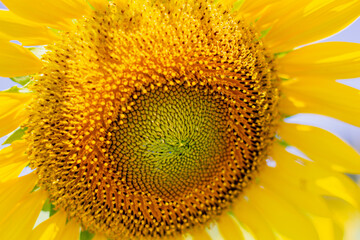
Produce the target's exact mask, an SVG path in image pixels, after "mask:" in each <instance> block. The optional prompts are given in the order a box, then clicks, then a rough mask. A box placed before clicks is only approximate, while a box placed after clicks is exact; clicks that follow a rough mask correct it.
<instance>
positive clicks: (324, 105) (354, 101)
mask: <svg viewBox="0 0 360 240" xmlns="http://www.w3.org/2000/svg"><path fill="white" fill-rule="evenodd" d="M282 91H283V94H284V98H283V99H282V101H281V102H280V109H281V111H282V112H283V113H284V114H287V115H293V114H297V113H315V114H321V115H326V116H329V117H333V118H337V119H339V120H341V121H344V122H347V123H350V124H352V125H356V126H360V118H359V117H358V116H359V114H360V104H358V103H359V102H360V91H359V90H357V89H355V88H352V87H349V86H346V85H344V84H341V83H338V82H336V81H335V80H330V79H321V78H301V79H298V80H289V81H286V82H284V84H282Z"/></svg>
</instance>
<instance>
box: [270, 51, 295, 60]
mask: <svg viewBox="0 0 360 240" xmlns="http://www.w3.org/2000/svg"><path fill="white" fill-rule="evenodd" d="M289 52H292V50H289V51H285V52H278V53H274V57H275V58H282V57H284V56H285V55H286V54H288V53H289Z"/></svg>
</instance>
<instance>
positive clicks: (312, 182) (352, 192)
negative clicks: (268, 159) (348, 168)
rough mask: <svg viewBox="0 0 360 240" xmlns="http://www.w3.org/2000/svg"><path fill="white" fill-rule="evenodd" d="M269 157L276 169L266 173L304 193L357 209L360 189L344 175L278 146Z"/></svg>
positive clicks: (274, 147) (270, 169)
mask: <svg viewBox="0 0 360 240" xmlns="http://www.w3.org/2000/svg"><path fill="white" fill-rule="evenodd" d="M271 156H272V157H273V159H274V160H275V161H276V167H274V168H272V167H269V168H268V169H267V170H266V171H271V172H272V173H271V174H272V175H277V176H278V177H279V178H281V179H283V181H288V182H289V183H292V184H295V185H296V186H297V187H298V188H300V189H303V190H304V191H309V192H312V193H315V194H319V195H323V196H334V197H338V198H342V199H344V200H345V201H347V202H349V203H350V204H352V205H353V206H354V207H357V208H359V206H360V189H359V187H358V186H357V185H356V184H355V183H354V181H352V180H351V179H350V178H348V177H347V176H345V175H344V174H340V173H337V172H334V171H332V170H329V169H327V168H323V167H321V166H320V165H319V164H317V163H316V162H311V161H308V160H305V159H303V158H301V157H299V156H295V155H293V154H291V153H289V152H287V151H286V150H285V149H284V148H283V147H282V146H280V145H279V144H275V145H274V146H273V150H272V153H271Z"/></svg>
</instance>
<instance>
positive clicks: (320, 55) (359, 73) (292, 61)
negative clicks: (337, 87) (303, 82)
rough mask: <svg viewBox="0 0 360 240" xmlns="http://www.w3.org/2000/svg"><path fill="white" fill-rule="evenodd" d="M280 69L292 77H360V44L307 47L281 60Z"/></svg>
mask: <svg viewBox="0 0 360 240" xmlns="http://www.w3.org/2000/svg"><path fill="white" fill-rule="evenodd" d="M279 67H280V68H279V71H280V72H281V73H285V74H288V75H289V76H290V77H302V76H312V77H316V76H319V77H328V78H332V79H344V78H356V77H360V44H358V43H350V42H325V43H318V44H313V45H309V46H305V47H302V48H300V49H297V50H295V51H292V52H290V53H288V54H286V55H285V56H284V57H283V58H281V59H279Z"/></svg>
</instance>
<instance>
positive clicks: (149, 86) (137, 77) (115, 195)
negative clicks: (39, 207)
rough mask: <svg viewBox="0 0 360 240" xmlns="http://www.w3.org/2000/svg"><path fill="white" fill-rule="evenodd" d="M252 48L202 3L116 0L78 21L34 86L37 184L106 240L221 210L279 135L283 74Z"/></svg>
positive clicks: (154, 231) (32, 154)
mask: <svg viewBox="0 0 360 240" xmlns="http://www.w3.org/2000/svg"><path fill="white" fill-rule="evenodd" d="M161 2H163V1H161ZM257 39H259V36H258V35H257V34H256V33H255V32H254V30H253V29H252V28H251V27H250V26H248V25H247V24H246V23H244V22H243V21H242V20H236V19H235V16H232V15H231V13H230V11H228V10H227V9H225V8H224V7H220V6H218V5H213V4H212V3H209V2H208V1H205V0H197V1H195V0H189V1H187V2H182V1H180V2H179V1H165V2H164V3H163V4H157V3H156V1H155V2H153V1H149V2H146V1H141V0H139V1H133V2H131V4H124V3H123V2H122V1H119V4H118V5H115V4H114V3H113V2H112V1H110V2H109V6H108V7H107V8H106V9H105V10H102V11H96V12H94V14H93V16H90V17H88V18H84V19H79V20H78V21H77V22H76V23H75V24H74V28H73V29H72V31H70V32H65V33H63V34H62V38H61V39H60V40H59V41H57V42H56V43H54V44H52V45H49V46H48V47H47V50H48V51H47V53H46V54H45V55H44V56H43V58H42V60H43V62H44V68H43V70H42V72H41V74H39V76H37V77H36V81H35V82H34V85H33V87H32V90H33V91H34V92H35V97H34V101H33V102H32V104H31V106H30V118H29V122H28V123H27V127H28V129H29V130H28V133H27V141H28V145H29V146H28V155H29V158H30V164H31V167H32V168H33V169H36V173H37V175H38V177H39V183H38V184H39V186H40V187H41V188H44V189H46V190H47V191H48V193H49V196H50V200H51V201H52V203H53V204H54V205H55V206H56V207H57V208H59V209H63V210H64V211H66V212H67V214H68V216H69V217H70V218H75V219H77V220H78V221H79V222H80V223H81V224H82V226H83V228H85V229H89V230H90V231H93V232H99V233H103V234H105V235H106V236H107V237H108V238H111V239H127V238H131V239H133V238H139V239H149V238H158V237H164V236H174V235H176V234H179V233H183V232H186V231H188V230H189V229H190V228H193V227H201V226H204V224H206V223H208V222H209V221H210V220H211V219H214V218H216V217H217V216H218V215H220V214H222V213H223V212H224V211H225V210H226V209H227V208H228V207H229V206H230V205H231V203H232V201H233V200H234V199H235V198H236V197H237V196H238V195H239V194H241V193H242V192H243V191H244V190H245V189H246V186H247V185H248V183H249V181H250V180H251V179H253V178H254V175H255V174H257V170H258V167H259V166H261V165H262V164H263V162H264V161H265V158H266V155H267V152H268V149H269V147H270V146H271V144H272V142H273V138H274V135H275V130H276V123H277V119H278V110H277V101H278V95H279V91H278V88H277V84H278V79H277V77H276V73H275V70H274V66H273V59H272V57H270V56H269V55H268V54H267V53H266V51H265V49H264V47H263V46H262V43H261V42H260V41H258V40H257Z"/></svg>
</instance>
